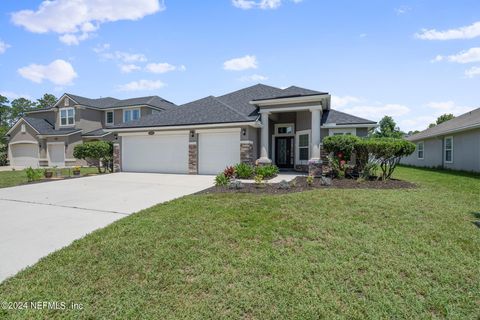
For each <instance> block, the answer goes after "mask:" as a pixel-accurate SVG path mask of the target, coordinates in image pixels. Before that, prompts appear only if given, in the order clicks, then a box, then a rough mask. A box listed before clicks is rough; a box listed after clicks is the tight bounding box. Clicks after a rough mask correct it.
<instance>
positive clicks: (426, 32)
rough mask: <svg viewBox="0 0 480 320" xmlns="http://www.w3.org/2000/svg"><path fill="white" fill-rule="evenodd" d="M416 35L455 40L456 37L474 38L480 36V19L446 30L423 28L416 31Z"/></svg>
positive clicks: (428, 38) (433, 38) (425, 38)
mask: <svg viewBox="0 0 480 320" xmlns="http://www.w3.org/2000/svg"><path fill="white" fill-rule="evenodd" d="M415 37H417V38H418V39H422V40H454V39H473V38H476V37H480V21H478V22H475V23H473V24H471V25H469V26H466V27H461V28H457V29H450V30H445V31H438V30H436V29H423V30H422V31H421V32H419V33H416V34H415Z"/></svg>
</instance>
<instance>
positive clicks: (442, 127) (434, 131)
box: [407, 108, 480, 141]
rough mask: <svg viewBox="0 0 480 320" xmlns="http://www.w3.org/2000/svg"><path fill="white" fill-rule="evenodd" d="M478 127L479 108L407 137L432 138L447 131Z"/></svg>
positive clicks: (479, 121)
mask: <svg viewBox="0 0 480 320" xmlns="http://www.w3.org/2000/svg"><path fill="white" fill-rule="evenodd" d="M476 127H478V128H480V108H477V109H475V110H472V111H470V112H467V113H464V114H462V115H460V116H458V117H456V118H453V119H452V120H448V121H445V122H443V123H440V124H438V125H436V126H435V127H432V128H428V129H426V130H424V131H422V132H420V133H417V134H414V135H412V136H410V137H408V138H407V140H410V141H418V140H421V139H425V138H432V137H436V136H441V135H445V134H449V133H454V132H459V131H464V130H469V129H473V128H476Z"/></svg>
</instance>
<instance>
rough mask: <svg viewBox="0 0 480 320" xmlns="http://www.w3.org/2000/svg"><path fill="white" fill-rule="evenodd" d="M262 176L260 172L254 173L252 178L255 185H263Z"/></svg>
mask: <svg viewBox="0 0 480 320" xmlns="http://www.w3.org/2000/svg"><path fill="white" fill-rule="evenodd" d="M263 178H264V177H263V176H262V175H261V174H256V175H255V177H254V180H255V185H256V186H261V185H263Z"/></svg>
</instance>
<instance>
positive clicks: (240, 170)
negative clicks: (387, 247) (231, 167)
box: [235, 162, 255, 179]
mask: <svg viewBox="0 0 480 320" xmlns="http://www.w3.org/2000/svg"><path fill="white" fill-rule="evenodd" d="M254 173H255V168H254V167H253V166H252V165H251V164H248V163H243V162H242V163H238V164H237V165H235V174H236V176H237V178H239V179H249V178H251V177H252V176H253V174H254Z"/></svg>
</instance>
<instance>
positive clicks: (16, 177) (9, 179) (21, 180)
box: [0, 168, 98, 188]
mask: <svg viewBox="0 0 480 320" xmlns="http://www.w3.org/2000/svg"><path fill="white" fill-rule="evenodd" d="M59 170H60V171H61V174H62V175H63V176H66V177H68V176H70V175H73V172H71V169H70V170H69V169H59ZM97 172H98V170H97V168H81V169H80V174H81V175H85V174H89V173H97ZM25 183H27V174H26V173H25V170H15V171H0V188H7V187H14V186H18V185H20V184H25Z"/></svg>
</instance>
